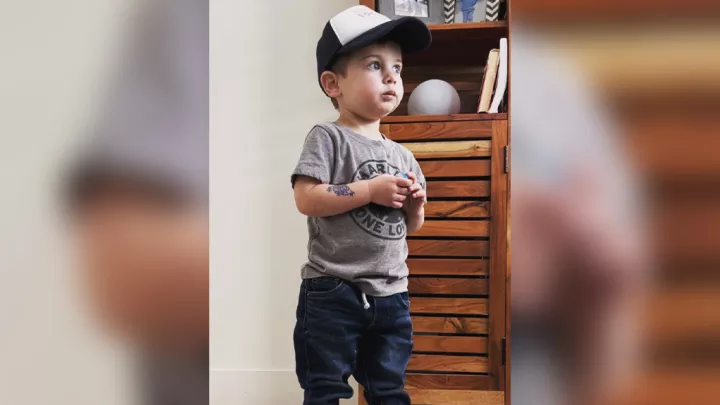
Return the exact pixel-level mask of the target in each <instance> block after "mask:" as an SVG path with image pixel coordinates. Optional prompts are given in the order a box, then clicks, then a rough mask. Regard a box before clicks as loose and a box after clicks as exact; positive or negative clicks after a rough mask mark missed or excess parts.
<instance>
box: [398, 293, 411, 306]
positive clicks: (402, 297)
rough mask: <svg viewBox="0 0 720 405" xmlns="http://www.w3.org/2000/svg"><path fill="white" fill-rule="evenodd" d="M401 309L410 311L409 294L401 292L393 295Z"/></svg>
mask: <svg viewBox="0 0 720 405" xmlns="http://www.w3.org/2000/svg"><path fill="white" fill-rule="evenodd" d="M395 295H396V296H397V298H398V301H399V302H400V305H401V306H402V308H403V309H406V310H410V294H408V293H407V292H402V293H398V294H395Z"/></svg>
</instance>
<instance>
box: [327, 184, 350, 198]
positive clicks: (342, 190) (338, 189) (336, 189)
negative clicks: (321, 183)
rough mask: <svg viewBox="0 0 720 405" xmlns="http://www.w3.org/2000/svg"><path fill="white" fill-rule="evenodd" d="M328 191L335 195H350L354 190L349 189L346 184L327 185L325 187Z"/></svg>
mask: <svg viewBox="0 0 720 405" xmlns="http://www.w3.org/2000/svg"><path fill="white" fill-rule="evenodd" d="M327 191H328V193H335V195H337V196H344V197H352V196H354V195H355V192H354V191H352V190H350V187H348V186H346V185H344V184H343V185H337V186H329V187H328V189H327Z"/></svg>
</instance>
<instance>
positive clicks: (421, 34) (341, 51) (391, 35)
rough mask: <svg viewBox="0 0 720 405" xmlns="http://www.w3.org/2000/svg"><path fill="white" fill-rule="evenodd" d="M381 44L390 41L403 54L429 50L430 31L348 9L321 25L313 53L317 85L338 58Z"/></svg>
mask: <svg viewBox="0 0 720 405" xmlns="http://www.w3.org/2000/svg"><path fill="white" fill-rule="evenodd" d="M381 40H392V41H393V42H396V43H397V44H398V45H400V48H401V49H402V51H403V53H413V52H418V51H422V50H424V49H426V48H427V47H428V46H430V43H431V41H432V37H431V34H430V29H428V27H427V25H425V23H424V22H423V21H422V20H420V19H418V18H415V17H400V18H398V19H395V20H392V19H390V18H388V17H387V16H385V15H382V14H380V13H378V12H376V11H373V10H372V9H370V8H368V7H366V6H353V7H350V8H348V9H346V10H344V11H342V12H340V13H339V14H337V15H335V16H334V17H333V18H331V19H330V21H328V22H327V24H325V29H324V30H323V33H322V36H321V37H320V40H319V41H318V43H317V50H316V56H317V70H318V81H319V80H320V76H321V75H322V73H323V72H324V71H326V70H329V69H330V68H331V67H332V65H333V64H334V63H335V61H337V58H338V57H340V56H342V55H347V54H349V53H351V52H354V51H357V50H358V49H361V48H364V47H366V46H368V45H371V44H374V43H376V42H379V41H381ZM320 87H322V85H321V86H320Z"/></svg>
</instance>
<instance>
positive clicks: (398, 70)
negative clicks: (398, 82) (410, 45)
mask: <svg viewBox="0 0 720 405" xmlns="http://www.w3.org/2000/svg"><path fill="white" fill-rule="evenodd" d="M393 70H394V71H395V73H400V71H401V70H402V66H400V65H395V66H393Z"/></svg>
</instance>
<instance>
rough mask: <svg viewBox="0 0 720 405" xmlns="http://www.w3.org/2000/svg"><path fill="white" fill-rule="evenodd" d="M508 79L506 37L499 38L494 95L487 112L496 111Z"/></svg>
mask: <svg viewBox="0 0 720 405" xmlns="http://www.w3.org/2000/svg"><path fill="white" fill-rule="evenodd" d="M507 79H508V44H507V38H502V39H500V66H499V67H498V73H497V82H496V84H495V96H494V97H493V100H492V103H491V104H490V109H489V110H488V112H489V113H496V112H498V108H499V107H500V103H501V102H502V101H503V98H504V97H505V89H506V88H507Z"/></svg>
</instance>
